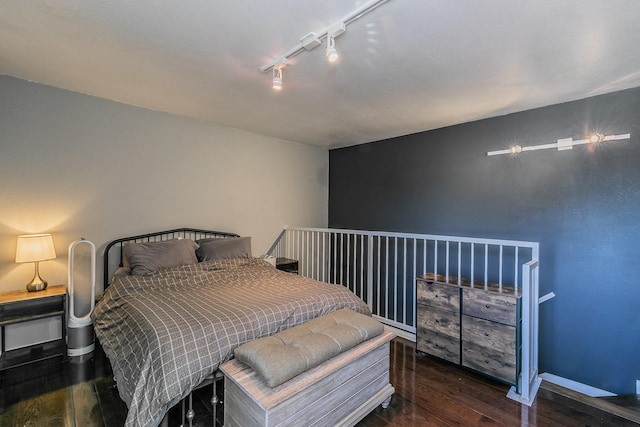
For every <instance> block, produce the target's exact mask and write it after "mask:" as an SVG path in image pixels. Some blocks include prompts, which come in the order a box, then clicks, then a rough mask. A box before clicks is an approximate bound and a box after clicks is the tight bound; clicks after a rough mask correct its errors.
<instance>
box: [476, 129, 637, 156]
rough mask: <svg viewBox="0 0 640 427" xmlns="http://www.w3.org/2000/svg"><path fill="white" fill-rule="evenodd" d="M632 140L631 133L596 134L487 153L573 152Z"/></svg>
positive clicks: (491, 154)
mask: <svg viewBox="0 0 640 427" xmlns="http://www.w3.org/2000/svg"><path fill="white" fill-rule="evenodd" d="M629 138H631V134H630V133H624V134H620V135H607V136H605V135H603V134H601V133H594V134H593V135H591V136H590V137H589V138H586V139H578V140H576V141H574V140H573V139H572V138H564V139H559V140H558V141H557V142H554V143H551V144H541V145H532V146H530V147H523V146H521V145H514V146H512V147H511V148H509V149H507V150H496V151H489V152H487V156H497V155H499V154H520V153H522V152H524V151H536V150H546V149H547V148H556V149H557V150H558V151H563V150H571V149H573V146H574V145H581V144H600V143H602V142H605V141H617V140H620V139H629Z"/></svg>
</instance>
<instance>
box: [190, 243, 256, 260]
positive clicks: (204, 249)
mask: <svg viewBox="0 0 640 427" xmlns="http://www.w3.org/2000/svg"><path fill="white" fill-rule="evenodd" d="M198 243H199V244H200V247H199V248H198V250H196V256H197V257H198V261H200V262H202V261H215V260H219V259H231V258H251V237H230V238H227V239H202V240H198Z"/></svg>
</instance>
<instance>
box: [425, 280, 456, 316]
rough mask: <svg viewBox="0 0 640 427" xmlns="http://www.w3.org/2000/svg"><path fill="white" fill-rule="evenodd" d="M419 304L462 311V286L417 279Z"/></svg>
mask: <svg viewBox="0 0 640 427" xmlns="http://www.w3.org/2000/svg"><path fill="white" fill-rule="evenodd" d="M416 294H417V300H416V303H417V304H424V305H428V306H429V307H434V308H439V309H442V310H447V311H452V312H460V288H458V287H457V286H448V285H443V284H441V283H437V282H427V281H426V280H422V279H417V280H416Z"/></svg>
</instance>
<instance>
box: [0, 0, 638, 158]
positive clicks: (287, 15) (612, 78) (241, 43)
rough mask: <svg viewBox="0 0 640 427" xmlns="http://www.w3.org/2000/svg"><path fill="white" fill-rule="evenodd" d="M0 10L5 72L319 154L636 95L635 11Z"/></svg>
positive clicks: (30, 3)
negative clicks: (615, 94) (304, 41)
mask: <svg viewBox="0 0 640 427" xmlns="http://www.w3.org/2000/svg"><path fill="white" fill-rule="evenodd" d="M362 2H363V1H360V0H323V1H319V0H304V1H301V0H269V1H264V0H263V1H247V0H135V1H132V0H108V1H106V0H0V74H6V75H10V76H14V77H18V78H21V79H25V80H31V81H36V82H39V83H43V84H46V85H50V86H55V87H59V88H64V89H68V90H72V91H76V92H81V93H86V94H91V95H95V96H97V97H101V98H107V99H111V100H115V101H120V102H124V103H127V104H132V105H137V106H141V107H146V108H149V109H154V110H160V111H165V112H168V113H172V114H177V115H181V116H187V117H193V118H196V119H200V120H204V121H209V122H214V123H218V124H221V125H224V126H229V127H234V128H239V129H243V130H247V131H251V132H255V133H259V134H263V135H268V136H273V137H278V138H284V139H288V140H292V141H298V142H303V143H308V144H314V145H319V146H324V147H329V148H333V147H341V146H349V145H354V144H360V143H364V142H369V141H375V140H379V139H384V138H389V137H394V136H399V135H406V134H409V133H414V132H419V131H424V130H429V129H435V128H439V127H443V126H448V125H452V124H457V123H462V122H467V121H471V120H476V119H481V118H486V117H493V116H497V115H502V114H506V113H510V112H515V111H522V110H526V109H530V108H534V107H539V106H544V105H550V104H555V103H560V102H565V101H570V100H575V99H581V98H585V97H589V96H593V95H597V94H602V93H606V92H612V91H616V90H621V89H626V88H630V87H636V86H640V55H639V54H638V46H640V24H639V23H638V21H639V18H640V1H638V0H536V1H530V0H484V1H481V0H456V1H452V0H423V1H421V0H390V1H389V2H387V3H385V4H383V5H382V6H380V7H379V8H377V9H376V10H374V11H373V12H371V13H369V14H367V15H366V16H364V17H362V18H361V19H359V20H357V21H355V22H354V23H352V24H351V25H349V26H348V27H347V31H346V32H345V33H344V34H342V35H341V36H339V37H338V38H337V39H336V47H337V49H338V51H339V52H340V54H341V57H340V60H339V62H338V63H337V64H328V63H327V62H326V61H325V58H324V48H323V47H320V48H317V49H315V50H312V51H310V52H303V53H301V54H300V55H298V56H296V57H295V58H293V59H292V60H291V61H290V64H289V65H288V66H287V68H286V69H285V70H284V85H283V86H284V88H283V89H282V91H281V92H275V91H274V90H273V89H272V88H271V73H267V74H263V73H261V72H260V71H259V68H260V67H261V66H262V65H264V64H266V63H268V62H270V61H272V60H274V59H276V58H278V57H280V56H282V55H283V54H284V53H285V52H286V51H288V50H289V49H291V48H292V47H293V46H295V45H296V44H297V43H298V42H299V40H300V38H301V37H302V36H304V35H305V34H307V33H309V32H311V31H315V32H321V31H322V30H324V29H326V28H327V27H328V26H329V25H331V24H333V23H335V22H337V21H339V20H341V19H342V18H343V17H345V16H346V15H348V14H349V13H350V12H351V11H352V10H354V9H356V7H357V6H358V5H360V4H361V3H362Z"/></svg>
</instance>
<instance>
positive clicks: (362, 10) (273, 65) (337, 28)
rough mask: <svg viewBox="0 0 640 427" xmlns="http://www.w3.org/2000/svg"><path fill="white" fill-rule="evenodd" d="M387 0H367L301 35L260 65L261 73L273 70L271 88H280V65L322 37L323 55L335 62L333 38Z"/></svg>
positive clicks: (310, 47)
mask: <svg viewBox="0 0 640 427" xmlns="http://www.w3.org/2000/svg"><path fill="white" fill-rule="evenodd" d="M387 1H389V0H369V1H368V2H366V3H364V4H362V5H361V6H360V7H358V8H357V9H356V10H354V11H352V12H350V13H349V14H348V15H347V16H345V17H344V18H342V19H341V20H340V21H338V22H336V23H335V24H333V25H330V26H329V27H327V29H325V30H324V31H321V32H319V33H315V32H310V33H308V34H307V35H305V36H303V37H302V38H301V39H300V43H298V44H297V45H296V46H294V47H293V48H291V49H289V51H287V53H285V54H284V55H282V56H281V57H280V59H277V60H275V61H273V62H269V63H268V64H265V65H263V66H262V67H260V71H262V72H263V73H266V72H269V71H271V70H273V88H274V89H281V88H282V67H283V66H284V64H286V63H287V59H289V58H292V57H294V56H296V55H298V54H299V53H302V52H304V51H310V50H313V49H315V48H316V47H318V46H320V45H321V44H322V40H323V39H325V38H326V39H327V48H326V51H325V55H326V57H327V60H328V61H329V62H335V61H336V60H337V59H338V51H337V50H336V41H335V38H336V37H338V36H339V35H340V34H342V33H344V32H345V30H346V26H347V25H349V24H351V23H352V22H354V21H356V20H358V19H360V18H362V17H363V16H364V15H366V14H367V13H369V12H372V11H373V10H375V9H376V8H378V6H380V5H382V4H384V3H386V2H387Z"/></svg>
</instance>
